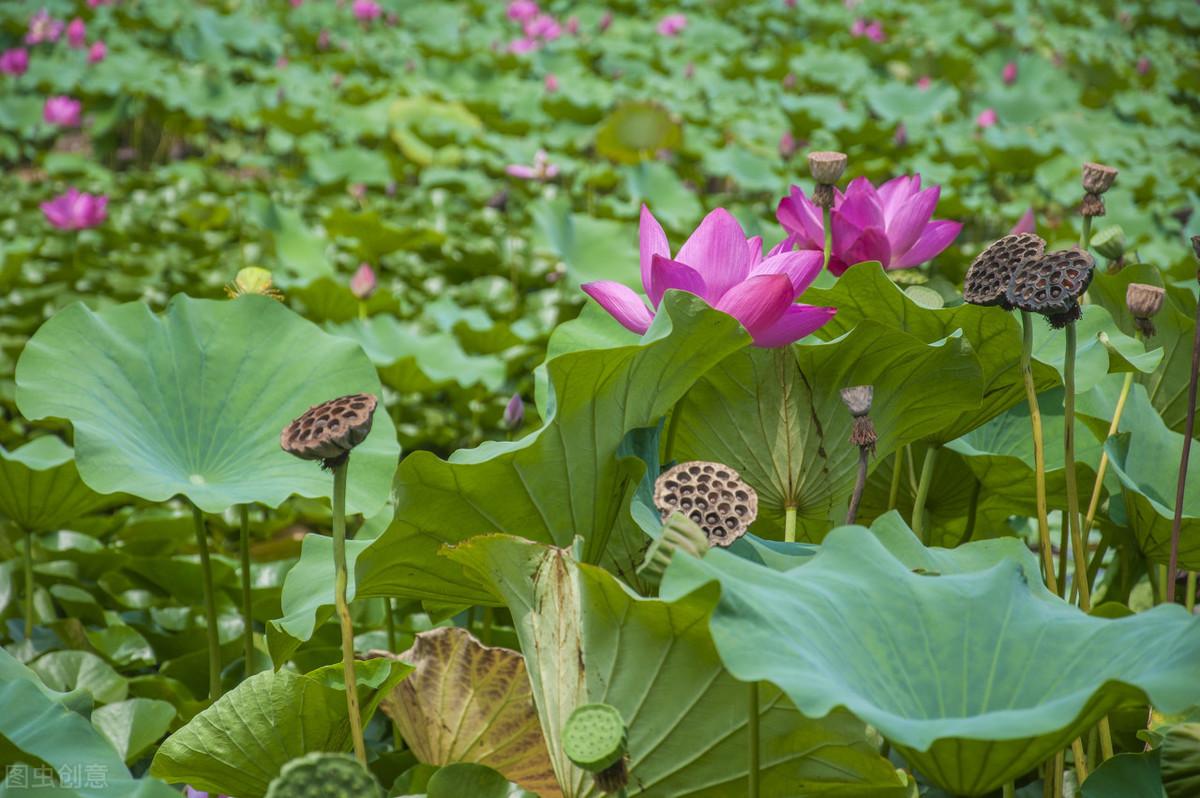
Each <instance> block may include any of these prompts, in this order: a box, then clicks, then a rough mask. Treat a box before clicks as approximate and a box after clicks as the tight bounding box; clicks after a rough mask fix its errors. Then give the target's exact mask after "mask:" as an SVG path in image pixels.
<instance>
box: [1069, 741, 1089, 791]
mask: <svg viewBox="0 0 1200 798" xmlns="http://www.w3.org/2000/svg"><path fill="white" fill-rule="evenodd" d="M1071 753H1072V754H1074V759H1075V780H1076V781H1077V782H1078V783H1079V784H1083V782H1084V781H1086V780H1087V777H1088V766H1087V755H1086V754H1084V752H1083V740H1081V739H1079V738H1078V737H1076V738H1075V740H1074V742H1072V743H1071Z"/></svg>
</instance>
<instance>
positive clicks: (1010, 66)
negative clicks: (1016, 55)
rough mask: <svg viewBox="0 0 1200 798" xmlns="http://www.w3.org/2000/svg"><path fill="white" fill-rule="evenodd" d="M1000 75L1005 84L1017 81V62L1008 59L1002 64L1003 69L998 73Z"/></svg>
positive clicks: (1009, 84)
mask: <svg viewBox="0 0 1200 798" xmlns="http://www.w3.org/2000/svg"><path fill="white" fill-rule="evenodd" d="M1000 77H1001V78H1002V79H1003V80H1004V85H1005V86H1011V85H1013V84H1014V83H1016V82H1017V62H1016V61H1009V62H1008V63H1007V64H1005V65H1004V71H1003V72H1001V73H1000Z"/></svg>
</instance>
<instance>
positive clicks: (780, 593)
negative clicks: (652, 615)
mask: <svg viewBox="0 0 1200 798" xmlns="http://www.w3.org/2000/svg"><path fill="white" fill-rule="evenodd" d="M876 524H877V526H883V527H893V528H892V529H890V530H889V532H888V536H887V537H883V538H881V537H880V536H878V535H876V534H874V533H873V532H872V531H871V530H868V529H865V528H863V527H842V528H840V529H836V530H834V531H833V532H832V533H830V535H829V536H828V537H827V538H826V539H825V542H824V543H823V544H822V546H821V549H820V551H819V552H818V553H817V555H816V556H815V557H812V558H810V559H808V560H807V562H806V563H805V564H803V565H800V566H799V567H796V568H792V569H790V570H786V571H776V570H772V569H769V568H767V567H764V566H762V565H759V564H757V563H754V562H751V561H748V560H744V559H741V558H739V557H737V556H736V555H735V554H733V553H730V552H728V551H722V550H713V551H710V552H709V553H708V554H707V555H706V556H705V557H704V559H703V560H697V559H694V558H688V557H681V556H676V558H675V559H674V560H673V561H672V563H671V565H670V566H669V567H668V569H667V572H666V574H665V577H664V580H663V584H662V596H663V597H664V598H665V599H668V600H670V599H672V598H679V597H682V596H686V595H690V594H692V593H694V592H695V591H697V590H700V589H702V588H705V587H706V586H711V585H712V584H713V583H716V584H718V585H719V586H720V589H721V596H720V601H719V604H718V605H717V609H716V611H715V612H714V613H713V614H712V616H711V617H710V619H709V626H710V628H711V630H712V635H713V640H714V642H715V643H716V647H717V650H718V651H719V652H720V655H721V659H722V661H723V662H724V663H725V665H726V667H727V668H729V670H730V671H731V672H732V673H734V674H735V675H736V676H737V677H738V678H739V679H744V680H751V679H761V680H765V681H770V682H772V683H774V684H776V685H778V686H779V687H780V688H782V689H783V690H784V691H785V692H786V693H787V695H788V696H789V697H790V698H791V699H792V701H794V702H795V704H796V706H797V707H798V708H799V709H800V711H801V712H803V713H804V714H805V715H808V716H809V717H814V718H819V717H824V716H825V715H826V714H827V713H829V712H831V711H833V710H834V709H836V708H844V709H848V710H849V711H850V712H852V713H854V714H855V715H857V716H858V717H859V718H861V719H862V720H863V721H865V722H866V723H869V724H870V725H872V726H874V727H875V728H876V729H878V730H879V732H880V733H881V734H882V735H884V736H885V737H886V738H887V739H888V740H890V741H891V743H892V744H893V746H894V747H895V748H896V749H897V750H898V751H899V752H901V753H902V754H903V755H904V757H905V758H906V759H907V761H908V763H909V764H910V765H911V766H912V767H914V768H915V769H916V770H918V771H920V772H921V773H922V774H923V775H924V776H925V777H926V778H927V779H928V780H929V781H931V782H932V783H934V784H935V785H937V786H938V787H941V788H942V789H945V790H947V791H949V792H951V793H953V794H955V795H965V796H979V795H985V794H987V793H988V792H990V791H991V790H995V789H997V788H999V787H1000V786H1001V785H1003V784H1004V783H1005V782H1007V781H1010V780H1012V779H1014V778H1016V777H1017V776H1019V775H1021V774H1023V773H1025V772H1026V771H1028V770H1030V769H1032V768H1034V767H1036V766H1037V765H1038V764H1039V763H1040V762H1042V761H1044V760H1045V759H1046V758H1047V757H1049V756H1051V755H1053V754H1054V752H1055V751H1059V750H1062V749H1063V748H1064V747H1066V746H1067V745H1069V744H1070V742H1071V740H1073V739H1075V738H1076V737H1078V736H1079V735H1080V734H1081V733H1082V732H1085V731H1086V730H1087V729H1088V728H1089V727H1090V726H1092V725H1094V724H1095V723H1096V722H1098V721H1099V720H1100V719H1101V718H1102V717H1104V716H1105V715H1106V714H1108V713H1109V712H1112V711H1113V710H1116V709H1119V708H1121V707H1125V706H1131V705H1136V704H1138V703H1145V702H1147V701H1149V702H1151V703H1153V705H1154V706H1155V707H1156V708H1159V709H1160V710H1162V711H1164V712H1177V711H1181V710H1183V709H1185V708H1186V707H1188V706H1191V705H1193V704H1195V703H1197V701H1200V682H1197V681H1196V679H1195V678H1194V676H1195V673H1194V670H1195V668H1194V665H1193V663H1194V662H1195V661H1196V658H1197V657H1200V618H1189V617H1188V616H1187V615H1186V613H1185V612H1184V611H1183V609H1182V608H1181V607H1174V606H1171V607H1168V606H1161V607H1156V608H1155V609H1153V610H1151V611H1149V612H1144V613H1139V614H1137V615H1133V616H1130V617H1126V618H1121V619H1115V620H1110V619H1104V618H1098V617H1092V616H1088V615H1086V614H1084V613H1082V612H1081V611H1080V610H1079V609H1078V608H1077V607H1074V606H1071V605H1069V604H1067V603H1065V602H1063V601H1062V600H1060V599H1058V598H1057V597H1055V596H1053V595H1052V594H1051V593H1050V592H1049V591H1047V590H1046V589H1045V588H1044V587H1043V586H1042V584H1041V582H1040V581H1038V580H1037V576H1036V574H1037V564H1036V561H1035V559H1034V557H1033V555H1032V554H1031V553H1030V552H1029V551H1028V550H1027V549H1025V548H1024V546H1023V544H1021V543H1020V541H1016V540H1013V539H1007V540H989V541H981V542H980V543H972V544H968V545H965V546H961V547H959V548H957V549H953V550H947V551H939V550H936V549H935V550H927V549H925V547H924V546H921V545H920V544H919V543H918V542H917V541H916V539H915V537H914V536H913V535H912V534H911V532H909V533H908V534H907V536H905V535H903V534H898V533H897V530H896V529H894V527H896V526H898V525H899V521H898V517H897V516H896V515H895V514H891V515H888V516H885V517H884V518H883V519H881V520H880V521H877V522H876ZM885 540H886V541H887V543H888V544H889V545H885ZM947 607H953V608H954V612H947V611H946V608H947Z"/></svg>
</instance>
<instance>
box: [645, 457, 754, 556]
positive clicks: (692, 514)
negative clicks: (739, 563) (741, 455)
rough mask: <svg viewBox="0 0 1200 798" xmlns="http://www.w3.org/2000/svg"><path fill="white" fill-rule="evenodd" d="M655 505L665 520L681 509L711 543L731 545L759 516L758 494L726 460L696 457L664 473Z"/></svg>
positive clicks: (655, 497)
mask: <svg viewBox="0 0 1200 798" xmlns="http://www.w3.org/2000/svg"><path fill="white" fill-rule="evenodd" d="M654 504H655V506H656V507H658V511H659V513H660V514H661V516H662V519H663V521H664V522H666V521H667V519H668V518H670V516H671V514H672V513H674V512H676V511H678V512H681V513H683V514H684V515H685V516H687V517H688V518H689V519H691V520H692V521H693V522H695V523H696V525H698V526H699V527H700V529H702V530H703V531H704V534H705V535H706V536H707V538H708V542H709V545H712V546H728V545H730V544H732V543H733V542H734V541H735V540H737V539H738V538H740V537H741V536H742V535H744V534H746V530H747V529H749V528H750V524H751V523H752V522H753V521H754V519H755V518H756V517H757V516H758V494H757V493H755V492H754V488H752V487H750V486H749V485H747V484H746V483H745V482H743V481H742V478H741V475H739V474H738V472H737V471H734V470H733V469H732V468H730V467H729V466H727V465H724V464H723V463H709V462H705V461H703V460H693V461H691V462H687V463H680V464H679V465H677V466H675V467H674V468H669V469H667V470H666V471H664V472H663V473H662V475H661V476H659V478H658V479H657V480H656V481H655V483H654Z"/></svg>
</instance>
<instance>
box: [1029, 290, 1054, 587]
mask: <svg viewBox="0 0 1200 798" xmlns="http://www.w3.org/2000/svg"><path fill="white" fill-rule="evenodd" d="M1021 329H1022V331H1023V337H1022V342H1021V343H1022V345H1021V376H1022V377H1024V379H1025V399H1026V400H1027V401H1028V402H1029V422H1030V424H1031V425H1032V428H1033V466H1034V486H1035V490H1036V495H1037V524H1038V543H1039V547H1040V548H1041V550H1042V572H1043V577H1044V578H1045V580H1046V587H1048V588H1049V589H1050V591H1051V592H1053V593H1058V580H1057V579H1056V578H1055V575H1054V552H1053V550H1052V549H1051V545H1050V522H1049V521H1048V520H1047V518H1046V516H1047V512H1048V511H1047V509H1046V443H1045V439H1044V438H1043V437H1042V411H1041V409H1040V408H1039V407H1038V399H1037V388H1036V387H1035V386H1034V384H1033V314H1031V313H1030V312H1029V311H1025V310H1023V311H1021Z"/></svg>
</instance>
